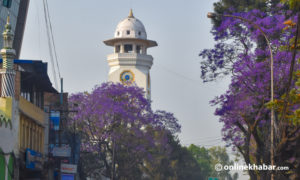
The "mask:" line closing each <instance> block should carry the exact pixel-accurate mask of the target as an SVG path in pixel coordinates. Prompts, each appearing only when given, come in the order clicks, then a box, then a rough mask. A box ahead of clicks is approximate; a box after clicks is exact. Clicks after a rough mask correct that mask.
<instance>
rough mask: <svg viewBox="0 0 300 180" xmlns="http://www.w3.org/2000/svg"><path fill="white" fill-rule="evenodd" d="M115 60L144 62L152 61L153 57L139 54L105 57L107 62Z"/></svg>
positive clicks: (116, 54) (119, 54)
mask: <svg viewBox="0 0 300 180" xmlns="http://www.w3.org/2000/svg"><path fill="white" fill-rule="evenodd" d="M115 59H139V60H144V61H152V60H153V57H152V56H151V55H147V54H139V53H134V52H132V53H113V54H109V55H108V56H107V60H108V61H109V60H115Z"/></svg>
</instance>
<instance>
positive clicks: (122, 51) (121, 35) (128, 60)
mask: <svg viewBox="0 0 300 180" xmlns="http://www.w3.org/2000/svg"><path fill="white" fill-rule="evenodd" d="M104 43H105V44H106V45H108V46H113V47H114V53H113V54H110V55H108V56H107V61H108V65H109V66H110V70H109V74H108V80H109V81H112V82H120V83H123V84H124V85H133V84H136V85H137V86H139V87H141V88H143V89H144V91H145V96H146V97H147V98H148V99H150V98H151V79H150V69H151V67H152V64H153V57H152V56H151V55H149V54H147V48H150V47H154V46H157V43H156V42H155V41H152V40H148V39H147V33H146V30H145V27H144V25H143V23H142V22H141V21H140V20H138V19H137V18H135V17H134V16H133V13H132V10H130V13H129V16H128V17H126V18H125V19H124V20H122V21H121V22H120V23H119V24H118V26H117V28H116V31H115V35H114V38H113V39H109V40H106V41H104Z"/></svg>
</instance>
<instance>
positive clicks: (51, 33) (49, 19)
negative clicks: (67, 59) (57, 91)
mask: <svg viewBox="0 0 300 180" xmlns="http://www.w3.org/2000/svg"><path fill="white" fill-rule="evenodd" d="M45 2H46V9H47V16H48V21H49V27H50V35H51V38H52V45H53V52H54V57H55V61H56V67H57V71H58V77H59V79H60V78H61V75H60V69H59V65H58V58H57V52H56V46H55V41H54V36H53V30H52V23H51V18H50V13H49V6H48V1H47V0H45Z"/></svg>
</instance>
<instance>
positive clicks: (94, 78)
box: [21, 0, 228, 147]
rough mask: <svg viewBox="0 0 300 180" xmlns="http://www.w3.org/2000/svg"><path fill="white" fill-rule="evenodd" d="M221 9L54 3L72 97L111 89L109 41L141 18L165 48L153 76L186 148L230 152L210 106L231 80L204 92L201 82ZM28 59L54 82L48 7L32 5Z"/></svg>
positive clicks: (206, 4) (93, 0) (71, 0)
mask: <svg viewBox="0 0 300 180" xmlns="http://www.w3.org/2000/svg"><path fill="white" fill-rule="evenodd" d="M213 2H215V0H214V1H209V0H189V1H183V0H160V1H159V0H151V1H149V0H109V1H101V0H88V1H86V0H49V2H48V3H49V10H50V16H51V21H52V28H53V34H54V39H55V44H56V49H57V55H58V61H59V66H60V71H61V74H62V77H63V78H64V90H65V91H66V92H69V93H75V92H80V91H91V90H92V88H93V87H94V86H95V85H97V84H101V83H103V82H105V81H107V78H108V70H109V67H108V64H107V61H106V56H107V54H110V53H112V52H113V48H112V47H108V46H105V45H104V43H103V40H107V39H110V38H112V37H113V35H114V31H115V28H116V26H117V24H118V22H120V21H121V20H123V19H124V18H125V17H127V16H128V13H129V10H130V8H132V9H133V14H134V16H135V17H136V18H138V19H139V20H141V21H142V22H143V24H144V25H145V28H146V31H147V34H148V39H151V40H155V41H157V43H158V46H157V47H154V48H150V49H149V50H148V54H151V55H152V56H153V58H154V64H153V66H152V69H151V81H152V87H151V88H152V100H153V108H154V109H162V110H166V111H169V112H173V113H174V114H175V116H176V117H177V118H178V119H179V122H180V124H181V125H182V133H181V134H180V135H179V137H180V140H181V142H182V144H183V145H189V144H190V143H194V144H197V145H202V146H206V147H211V146H214V145H224V143H222V141H221V127H222V124H221V123H219V122H218V117H216V116H214V109H215V107H211V106H210V105H209V101H210V100H212V99H213V98H214V97H215V96H217V95H220V94H221V93H223V92H225V90H226V89H227V86H228V80H227V81H226V82H224V81H225V80H220V81H218V82H215V83H208V84H203V83H202V80H201V79H200V61H201V58H200V57H199V56H198V54H199V52H200V50H201V49H204V48H210V47H212V46H213V44H214V40H213V38H212V36H211V35H210V33H209V32H210V29H211V22H210V20H209V19H208V18H207V17H206V14H207V12H209V11H212V7H213ZM21 58H22V59H34V60H43V61H45V62H49V63H48V72H49V75H50V78H51V80H52V82H53V75H52V69H51V68H52V67H51V64H50V59H49V50H48V44H47V36H46V28H45V19H44V12H43V4H42V1H39V0H32V1H30V7H29V13H28V18H27V24H26V30H25V35H24V40H23V46H22V52H21Z"/></svg>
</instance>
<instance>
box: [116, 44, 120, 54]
mask: <svg viewBox="0 0 300 180" xmlns="http://www.w3.org/2000/svg"><path fill="white" fill-rule="evenodd" d="M120 47H121V46H120V45H116V47H115V53H119V52H120Z"/></svg>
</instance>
